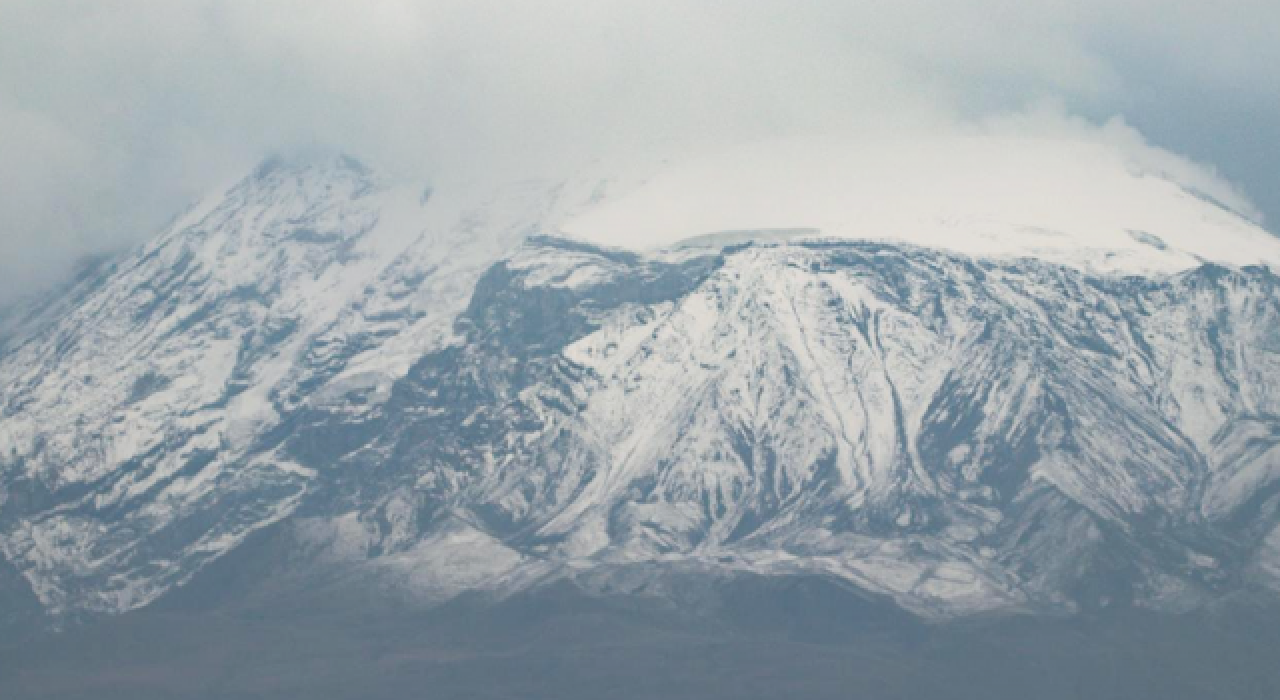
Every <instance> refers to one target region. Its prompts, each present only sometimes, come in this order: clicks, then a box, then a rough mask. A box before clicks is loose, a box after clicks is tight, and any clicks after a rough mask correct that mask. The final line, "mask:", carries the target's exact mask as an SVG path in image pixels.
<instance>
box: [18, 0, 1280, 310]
mask: <svg viewBox="0 0 1280 700" xmlns="http://www.w3.org/2000/svg"><path fill="white" fill-rule="evenodd" d="M1276 26H1280V6H1277V5H1276V4H1275V3H1273V2H1261V1H1255V0H1239V1H1238V2H1234V3H1232V5H1231V7H1230V9H1229V11H1227V10H1225V9H1223V8H1221V7H1220V6H1211V5H1210V4H1208V3H1196V4H1193V3H1174V2H1171V1H1170V2H1155V1H1154V0H1133V1H1131V2H1124V3H1115V2H1103V1H1102V0H1078V1H1074V2H1037V3H1026V2H1015V1H1013V0H974V1H969V2H946V1H941V0H938V1H934V2H924V1H922V0H903V1H900V2H893V3H888V2H880V1H872V0H808V1H804V0H802V1H800V2H795V1H789V2H784V1H782V0H734V1H728V0H706V1H704V2H684V1H676V0H646V1H643V2H642V1H640V0H545V1H543V2H536V3H524V2H512V1H509V0H505V1H498V0H423V1H418V2H410V1H408V0H379V1H378V2H352V1H350V0H189V1H174V0H134V1H132V2H127V3H99V2H90V1H87V0H78V1H72V0H3V1H0V298H4V297H6V296H12V295H13V294H15V293H18V292H20V291H22V290H24V289H28V288H30V287H31V286H32V285H37V284H40V283H41V282H42V281H45V280H47V279H49V278H50V277H51V276H54V275H56V274H57V272H58V271H59V270H61V269H64V268H65V266H66V264H67V262H68V261H69V260H71V259H73V258H74V257H75V256H76V255H79V254H83V253H87V252H93V251H96V250H102V249H109V248H113V247H117V246H119V245H122V244H128V243H131V242H134V241H137V240H140V239H142V238H144V237H146V236H148V235H150V234H151V233H152V232H153V231H154V230H155V229H156V228H157V227H158V226H159V225H161V224H162V223H163V221H164V220H165V219H166V218H167V217H168V216H169V215H170V214H172V213H174V212H175V211H176V210H177V209H179V208H180V207H181V206H182V205H183V204H184V203H185V202H187V201H189V200H191V199H193V198H195V197H196V196H198V195H199V194H200V193H201V192H202V191H204V190H205V189H206V188H208V187H210V186H211V185H213V184H214V183H217V182H221V181H223V180H225V179H226V178H227V177H228V176H230V175H232V174H233V173H235V172H237V171H240V170H243V169H246V168H247V167H249V166H251V165H252V163H253V162H255V161H256V160H258V159H260V158H261V157H262V156H263V155H264V154H266V153H269V152H274V151H280V150H288V149H296V148H314V147H328V148H338V149H344V150H347V151H349V152H352V153H355V154H358V155H360V156H361V157H363V158H366V159H367V160H369V161H371V162H373V163H375V164H378V165H380V166H382V167H385V168H387V169H389V170H391V171H393V172H395V173H400V174H405V175H412V176H415V177H440V176H446V175H447V176H450V177H455V176H462V175H469V176H478V177H483V178H492V179H506V178H515V177H520V176H523V175H527V174H530V173H545V172H555V171H565V170H571V169H572V168H574V167H576V165H577V164H578V163H581V162H584V161H587V160H590V159H592V158H596V157H603V158H605V159H606V160H608V159H627V158H635V157H638V156H642V155H644V154H648V153H651V152H655V151H659V152H671V153H678V154H684V153H691V152H707V151H711V150H715V149H723V148H730V147H732V146H733V145H734V144H741V143H750V142H757V141H768V140H777V139H786V138H803V137H804V135H806V134H813V133H822V134H831V133H835V134H840V135H842V137H843V138H849V139H853V140H855V141H856V140H858V139H860V138H862V136H861V135H863V134H866V133H874V132H876V131H879V130H883V129H886V128H889V125H892V126H893V127H894V128H900V127H903V126H904V125H905V126H911V127H912V128H917V129H925V130H927V129H930V128H933V127H935V126H939V128H946V129H951V128H954V127H955V125H957V124H959V125H963V124H971V123H988V124H990V123H993V122H992V121H991V119H992V117H993V115H1002V114H1017V113H1021V112H1024V111H1025V110H1026V109H1027V108H1028V106H1029V105H1035V104H1038V103H1040V102H1042V101H1044V100H1046V99H1051V100H1057V101H1059V102H1061V103H1062V104H1063V105H1065V109H1066V110H1067V111H1069V112H1070V113H1073V114H1079V115H1083V116H1085V117H1088V118H1090V119H1092V120H1094V121H1095V122H1097V123H1104V122H1106V121H1107V120H1108V119H1109V118H1111V117H1112V116H1115V115H1124V116H1125V117H1126V118H1127V119H1128V120H1129V122H1130V123H1132V124H1134V125H1135V126H1137V127H1138V128H1139V129H1141V130H1142V131H1143V132H1144V133H1146V134H1147V135H1148V136H1149V137H1151V138H1152V139H1153V140H1154V141H1155V142H1157V143H1159V144H1161V145H1162V146H1166V147H1170V148H1172V149H1174V150H1177V151H1180V152H1186V153H1188V154H1190V155H1192V156H1194V157H1196V158H1197V159H1200V160H1203V161H1209V162H1213V163H1215V164H1217V165H1218V166H1220V167H1221V168H1222V169H1223V171H1224V172H1226V173H1227V174H1228V175H1230V176H1232V177H1233V179H1235V180H1237V181H1239V182H1241V183H1242V184H1243V185H1244V187H1245V189H1246V190H1248V192H1249V193H1250V194H1251V195H1253V197H1254V198H1255V200H1257V201H1258V202H1259V203H1260V206H1261V208H1262V210H1263V211H1264V212H1269V213H1272V214H1273V216H1275V215H1276V214H1278V213H1280V169H1277V168H1274V167H1273V163H1274V160H1275V159H1276V156H1277V153H1278V149H1280V146H1278V145H1277V144H1280V72H1278V71H1274V70H1273V69H1272V67H1273V66H1275V65H1280V42H1277V41H1275V40H1274V39H1275V36H1274V28H1275V27H1276ZM930 133H931V132H930ZM1126 138H1129V137H1126ZM1151 156H1152V157H1153V158H1157V159H1162V160H1164V161H1165V162H1166V164H1167V167H1177V168H1183V169H1184V170H1186V169H1187V168H1190V166H1187V165H1186V164H1185V163H1184V162H1183V161H1181V160H1178V159H1174V158H1171V157H1168V156H1164V155H1160V152H1158V151H1155V150H1152V151H1151ZM1187 173H1190V174H1189V175H1188V174H1187ZM1184 176H1185V177H1191V178H1193V179H1201V178H1204V179H1208V180H1211V181H1213V182H1215V183H1216V182H1217V179H1216V176H1214V175H1213V174H1212V171H1210V170H1208V169H1199V168H1191V170H1189V171H1186V172H1184ZM1214 186H1217V185H1214ZM1241 206H1242V208H1243V205H1241Z"/></svg>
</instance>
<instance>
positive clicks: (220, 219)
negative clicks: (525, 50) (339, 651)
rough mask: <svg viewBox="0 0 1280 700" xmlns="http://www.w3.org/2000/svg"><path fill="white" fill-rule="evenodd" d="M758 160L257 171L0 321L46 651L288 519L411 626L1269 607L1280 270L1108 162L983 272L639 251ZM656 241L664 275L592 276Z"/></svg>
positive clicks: (853, 256)
mask: <svg viewBox="0 0 1280 700" xmlns="http://www.w3.org/2000/svg"><path fill="white" fill-rule="evenodd" d="M1068 146H1070V144H1068ZM735 158H736V157H735ZM1091 162H1092V161H1091ZM740 165H741V162H740V161H739V160H736V159H730V160H729V161H727V162H726V164H725V165H724V167H723V168H722V169H721V170H719V171H717V170H716V169H715V168H711V169H710V170H709V171H708V170H707V168H708V167H709V166H699V167H698V168H695V169H693V170H692V171H690V170H687V169H679V168H676V169H670V170H665V171H663V170H659V171H657V172H656V174H654V173H651V174H648V175H646V176H645V177H640V178H632V179H631V180H630V181H632V182H634V183H635V184H631V185H625V186H624V185H621V184H619V183H621V182H627V181H628V180H627V179H626V178H624V179H621V180H618V179H612V180H611V179H608V178H601V177H596V176H591V177H584V178H578V179H575V180H571V181H569V182H551V183H537V182H533V183H524V184H519V185H515V186H510V187H505V188H497V189H494V190H482V189H476V188H449V187H444V186H442V187H439V188H437V189H435V190H432V189H429V188H425V187H421V186H411V185H401V184H397V183H392V182H389V181H386V180H384V179H382V178H380V177H379V176H378V175H376V174H374V173H372V172H371V171H369V170H368V169H367V168H365V167H364V166H362V165H360V164H359V163H357V162H355V161H353V160H351V159H348V158H337V159H320V160H315V161H300V162H294V161H272V162H268V163H266V164H264V165H263V166H262V167H260V168H259V169H258V170H257V171H256V172H254V173H253V174H251V175H250V176H249V177H247V178H245V179H244V180H243V181H241V182H239V183H237V184H235V185H233V186H231V187H229V188H227V189H226V190H225V191H222V192H219V193H216V194H215V195H214V196H212V197H210V198H209V199H208V200H206V201H204V202H202V203H200V204H199V205H197V206H195V207H194V208H193V209H192V210H191V211H189V212H187V213H186V214H184V215H183V216H182V217H180V218H179V219H178V220H177V221H176V222H175V223H174V224H173V225H172V226H171V227H170V228H169V229H167V230H166V231H165V232H164V233H162V234H161V235H160V236H159V237H157V238H156V239H155V240H153V241H151V242H150V243H148V244H147V245H146V246H144V247H143V248H141V249H140V250H138V251H137V252H136V253H133V254H131V255H128V256H124V257H121V258H118V259H115V260H112V261H109V262H107V263H104V264H101V265H98V266H96V267H93V268H88V269H87V271H86V272H85V274H84V275H82V276H81V278H80V280H79V281H78V282H77V284H75V285H73V286H72V287H70V288H69V290H68V291H66V292H64V293H63V294H62V296H60V297H58V298H57V299H56V300H54V301H51V302H49V303H48V304H46V305H45V306H43V307H41V309H43V310H41V311H39V313H38V314H37V315H36V316H31V317H29V318H28V320H26V321H22V322H14V321H11V322H9V323H8V324H7V325H6V326H5V327H6V328H8V329H13V330H10V331H9V334H10V335H9V338H8V339H7V341H6V342H4V343H2V344H0V348H3V350H2V351H0V352H3V355H2V356H0V386H3V387H4V394H3V403H2V404H0V551H2V552H3V554H4V557H5V558H6V559H7V560H8V562H10V564H11V565H12V566H13V567H15V568H16V569H17V570H18V571H19V572H20V573H21V574H22V578H23V579H24V580H25V582H26V584H27V585H29V586H30V588H31V590H32V592H33V593H34V595H35V596H36V597H37V598H38V600H39V601H40V603H41V604H42V605H43V606H44V608H45V609H46V610H47V611H48V612H49V613H50V614H53V615H58V616H63V615H74V614H79V613H102V612H106V613H111V612H120V611H125V610H129V609H133V608H136V607H139V606H143V605H146V604H148V603H149V602H151V601H153V600H155V599H157V598H158V597H160V596H162V595H164V594H165V593H166V592H168V591H171V590H173V589H175V588H177V587H180V586H182V585H183V584H185V583H186V582H188V581H191V580H192V579H193V578H197V577H198V576H199V574H200V573H201V571H202V570H203V569H204V568H205V566H206V565H207V564H209V563H210V562H212V561H215V560H217V559H219V558H222V557H225V556H227V555H229V554H231V553H234V552H235V551H236V550H237V548H238V547H239V546H240V545H241V543H243V542H244V541H245V540H246V538H248V537H249V536H250V535H252V534H253V533H255V532H260V531H262V530H264V528H268V527H269V526H273V525H275V526H276V530H277V531H279V532H283V533H285V534H284V535H282V536H284V537H286V538H288V540H289V542H290V543H291V547H292V549H293V551H294V552H295V556H292V557H290V558H289V561H287V562H284V561H282V562H281V563H280V567H279V569H280V570H279V571H278V572H277V574H278V575H279V576H282V577H285V578H289V577H292V578H294V579H302V580H306V579H308V578H309V577H316V580H319V579H321V578H322V579H324V580H326V581H333V580H340V581H342V582H345V583H347V584H352V585H360V586H372V587H374V588H371V590H384V591H388V594H389V595H397V596H407V597H410V598H413V599H416V600H421V601H426V602H431V601H440V600H447V599H449V598H451V597H453V596H456V595H458V594H460V593H463V592H467V591H487V592H492V593H495V594H498V595H503V594H507V593H510V592H514V591H521V590H527V589H530V588H534V587H538V586H544V585H548V584H550V583H553V582H558V581H566V580H567V581H570V582H572V583H573V584H575V585H576V586H578V587H579V588H581V589H583V590H585V591H588V592H598V593H617V592H624V593H633V594H636V595H649V596H666V595H671V596H675V595H677V592H676V590H675V589H676V588H677V587H678V586H677V583H676V582H679V581H686V580H688V578H689V577H690V576H693V577H697V578H700V579H704V580H707V581H716V580H724V579H727V578H732V577H734V576H736V575H739V574H745V573H751V574H764V575H774V576H789V575H810V574H821V575H824V576H831V577H835V578H838V579H841V580H844V581H846V582H848V583H850V584H852V585H855V586H857V587H859V588H861V589H863V590H866V591H868V592H871V593H877V594H882V595H884V596H886V597H888V598H890V599H892V600H893V601H895V602H896V603H897V604H899V605H901V606H903V607H904V608H906V609H908V610H911V611H913V612H917V613H919V614H923V615H942V616H945V615H956V614H965V613H971V612H977V611H989V610H1032V611H1070V610H1078V609H1081V608H1087V607H1092V606H1106V605H1112V604H1118V603H1136V604H1140V605H1146V606H1152V607H1157V608H1161V609H1186V608H1190V607H1194V606H1198V605H1201V604H1204V603H1206V602H1209V601H1212V600H1215V599H1217V598H1219V597H1221V596H1224V595H1228V594H1233V593H1236V592H1240V591H1261V592H1264V594H1265V595H1276V594H1280V511H1278V509H1280V276H1277V274H1276V272H1275V269H1274V268H1273V267H1271V266H1272V265H1280V242H1277V241H1276V239H1273V238H1270V237H1269V236H1268V234H1266V233H1265V232H1263V231H1262V230H1261V229H1259V228H1258V227H1257V226H1256V225H1254V224H1253V223H1251V222H1250V221H1248V220H1247V219H1246V218H1245V217H1243V216H1241V215H1239V214H1237V213H1235V212H1234V211H1233V210H1232V209H1231V208H1228V207H1227V206H1224V205H1223V204H1220V203H1219V202H1218V201H1217V200H1215V199H1214V198H1212V197H1207V196H1202V195H1201V194H1197V193H1195V192H1194V191H1193V190H1192V189H1190V188H1189V186H1188V185H1186V184H1185V183H1182V184H1179V183H1178V182H1176V181H1174V180H1171V179H1169V178H1168V177H1155V176H1153V175H1151V174H1150V173H1149V172H1144V171H1142V170H1140V169H1135V168H1128V167H1125V165H1124V164H1123V163H1121V164H1119V165H1118V166H1116V164H1114V163H1110V161H1106V162H1104V163H1103V165H1101V166H1098V167H1104V168H1105V173H1106V175H1107V178H1109V179H1106V178H1103V179H1097V178H1088V179H1089V180H1090V181H1091V182H1093V181H1095V180H1098V181H1100V182H1102V183H1103V184H1104V185H1106V186H1108V187H1113V188H1114V187H1118V188H1120V190H1121V191H1124V192H1139V193H1141V197H1142V198H1145V199H1143V200H1142V206H1141V207H1140V208H1138V209H1136V210H1132V211H1131V210H1127V209H1124V208H1115V207H1113V208H1112V209H1111V210H1110V213H1109V214H1108V215H1107V216H1092V217H1089V216H1086V217H1083V218H1076V219H1072V218H1071V217H1058V218H1054V216H1056V215H1053V216H1051V215H1049V214H1043V212H1042V211H1041V210H1038V209H1034V208H1029V209H1019V210H1018V211H1017V212H1016V214H1017V215H1016V216H1013V215H1011V216H1010V217H1007V218H1006V219H1002V220H1001V221H1002V222H1003V223H1001V225H1000V226H1001V227H1000V231H999V232H998V235H995V234H992V233H991V230H989V229H983V230H982V231H977V232H969V233H971V234H972V235H973V236H975V238H973V239H969V238H965V237H964V236H965V235H967V234H966V230H967V229H966V226H969V225H970V224H971V223H972V221H971V220H969V219H966V218H964V217H963V216H961V217H959V218H955V219H944V220H945V221H946V222H949V223H946V224H945V228H947V231H949V233H948V234H947V235H949V236H953V237H952V238H948V239H946V240H943V241H938V240H935V238H930V236H934V234H935V233H937V231H938V230H940V229H929V230H930V231H932V232H933V233H930V234H929V236H924V237H919V236H914V235H908V234H909V233H910V231H912V230H914V229H910V228H895V229H892V230H891V231H886V233H885V235H884V236H867V235H864V234H863V233H861V232H856V231H851V230H846V229H842V228H839V227H835V228H834V229H833V228H831V227H829V226H828V224H827V223H826V222H828V221H834V220H835V219H832V218H830V217H828V218H825V219H821V220H804V219H802V218H787V217H788V216H789V214H788V212H790V211H792V210H791V209H789V208H788V207H781V208H773V209H770V211H769V212H768V213H767V215H766V213H760V214H759V217H758V218H756V219H753V218H751V217H750V216H745V215H741V212H737V211H735V209H734V208H733V207H732V206H727V205H725V203H724V202H723V201H719V200H717V198H719V199H724V197H727V196H728V195H724V196H721V195H716V196H715V197H710V199H713V200H717V202H716V206H715V207H714V212H715V213H714V215H706V216H703V214H701V213H696V212H695V213H689V212H688V211H687V210H686V214H687V216H685V218H682V219H681V220H682V221H695V222H698V223H696V225H697V226H700V227H702V228H698V229H695V230H692V231H684V230H681V231H680V234H681V235H684V234H688V233H702V234H715V235H711V236H701V237H698V238H695V239H694V240H691V241H690V240H677V239H678V238H680V237H679V236H675V235H674V234H673V233H672V231H670V230H667V229H666V228H663V227H664V226H667V224H665V223H664V222H665V221H666V220H667V219H666V218H665V217H667V216H668V214H669V212H668V213H665V214H664V213H661V212H659V214H658V215H655V214H654V211H653V209H654V207H657V206H659V205H660V203H661V202H663V201H670V198H664V197H662V196H659V195H660V194H661V193H663V192H679V191H684V190H683V189H682V187H681V186H680V183H682V182H685V178H687V173H688V172H697V173H702V174H701V175H700V176H699V180H700V181H702V180H704V179H705V178H707V177H712V179H714V177H713V176H714V173H715V172H727V171H729V170H734V169H736V168H738V167H739V166H740ZM1112 166H1116V167H1119V171H1118V172H1115V171H1114V168H1113V167H1112ZM704 171H706V172H704ZM783 172H786V171H785V169H783ZM1126 178H1127V179H1126ZM1126 188H1129V189H1126ZM747 189H748V190H749V191H750V190H752V189H753V188H747ZM832 191H833V192H834V190H832ZM655 193H657V194H655ZM1086 195H1087V193H1086ZM673 196H674V195H673ZM734 196H740V195H734ZM741 196H746V197H747V199H750V196H749V195H741ZM1080 196H1084V195H1080ZM823 197H825V198H826V200H829V201H828V204H829V203H830V201H835V200H834V199H833V197H834V195H830V193H828V194H826V195H823ZM730 199H732V198H730ZM1077 200H1078V198H1077V199H1072V200H1071V201H1070V203H1071V204H1072V206H1071V207H1068V210H1072V211H1073V210H1074V209H1073V208H1074V207H1075V206H1076V204H1077V203H1078V201H1077ZM1147 200H1150V201H1147ZM788 201H790V200H788ZM744 208H745V209H746V210H748V213H750V211H751V209H752V208H751V207H750V206H745V207H744ZM725 212H728V214H727V215H726V214H725ZM1153 212H1154V213H1153ZM855 213H856V212H855ZM944 214H945V212H944ZM1042 215H1043V216H1044V217H1045V218H1048V219H1051V221H1046V222H1042V224H1043V226H1040V227H1037V225H1036V221H1034V220H1031V219H1028V217H1031V218H1032V219H1034V217H1037V216H1042ZM931 216H932V214H931ZM939 216H942V214H940V215H939ZM641 220H643V221H644V222H645V224H644V225H645V226H646V227H652V228H653V231H654V233H653V236H652V237H651V238H648V239H646V240H648V241H650V242H655V241H656V242H657V243H656V244H654V245H646V246H633V247H634V248H643V250H624V249H621V248H618V247H609V246H605V245H601V244H600V242H602V241H603V242H607V243H613V244H619V243H626V242H628V240H631V238H630V237H633V236H635V235H639V234H638V233H636V231H639V230H640V229H634V226H635V225H636V222H637V221H641ZM850 220H851V219H850ZM966 221H968V222H969V223H968V224H966V223H965V222H966ZM1182 223H1186V224H1187V226H1186V227H1183V226H1182ZM690 225H695V224H690ZM1076 225H1079V226H1081V227H1083V228H1082V230H1081V232H1079V233H1077V232H1076V231H1075V229H1074V227H1075V226H1076ZM904 226H905V224H904ZM1162 226H1163V228H1161V227H1162ZM628 227H631V228H628ZM633 229H634V230H633ZM903 231H906V232H907V233H902V232H903ZM1047 231H1048V233H1046V232H1047ZM1205 231H1208V232H1210V233H1211V234H1212V235H1213V236H1214V237H1213V239H1212V240H1208V239H1206V238H1205V237H1204V236H1205V235H1206V234H1204V233H1203V232H1205ZM726 232H729V233H726ZM988 234H990V235H988ZM668 238H671V240H667V239H668ZM873 239H874V240H873ZM968 240H979V241H981V244H980V245H977V246H976V247H974V246H969V245H968V244H967V243H964V241H968ZM1046 240H1050V241H1052V242H1053V243H1052V245H1046V244H1044V241H1046ZM32 319H34V320H32ZM1267 591H1270V592H1267Z"/></svg>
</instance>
